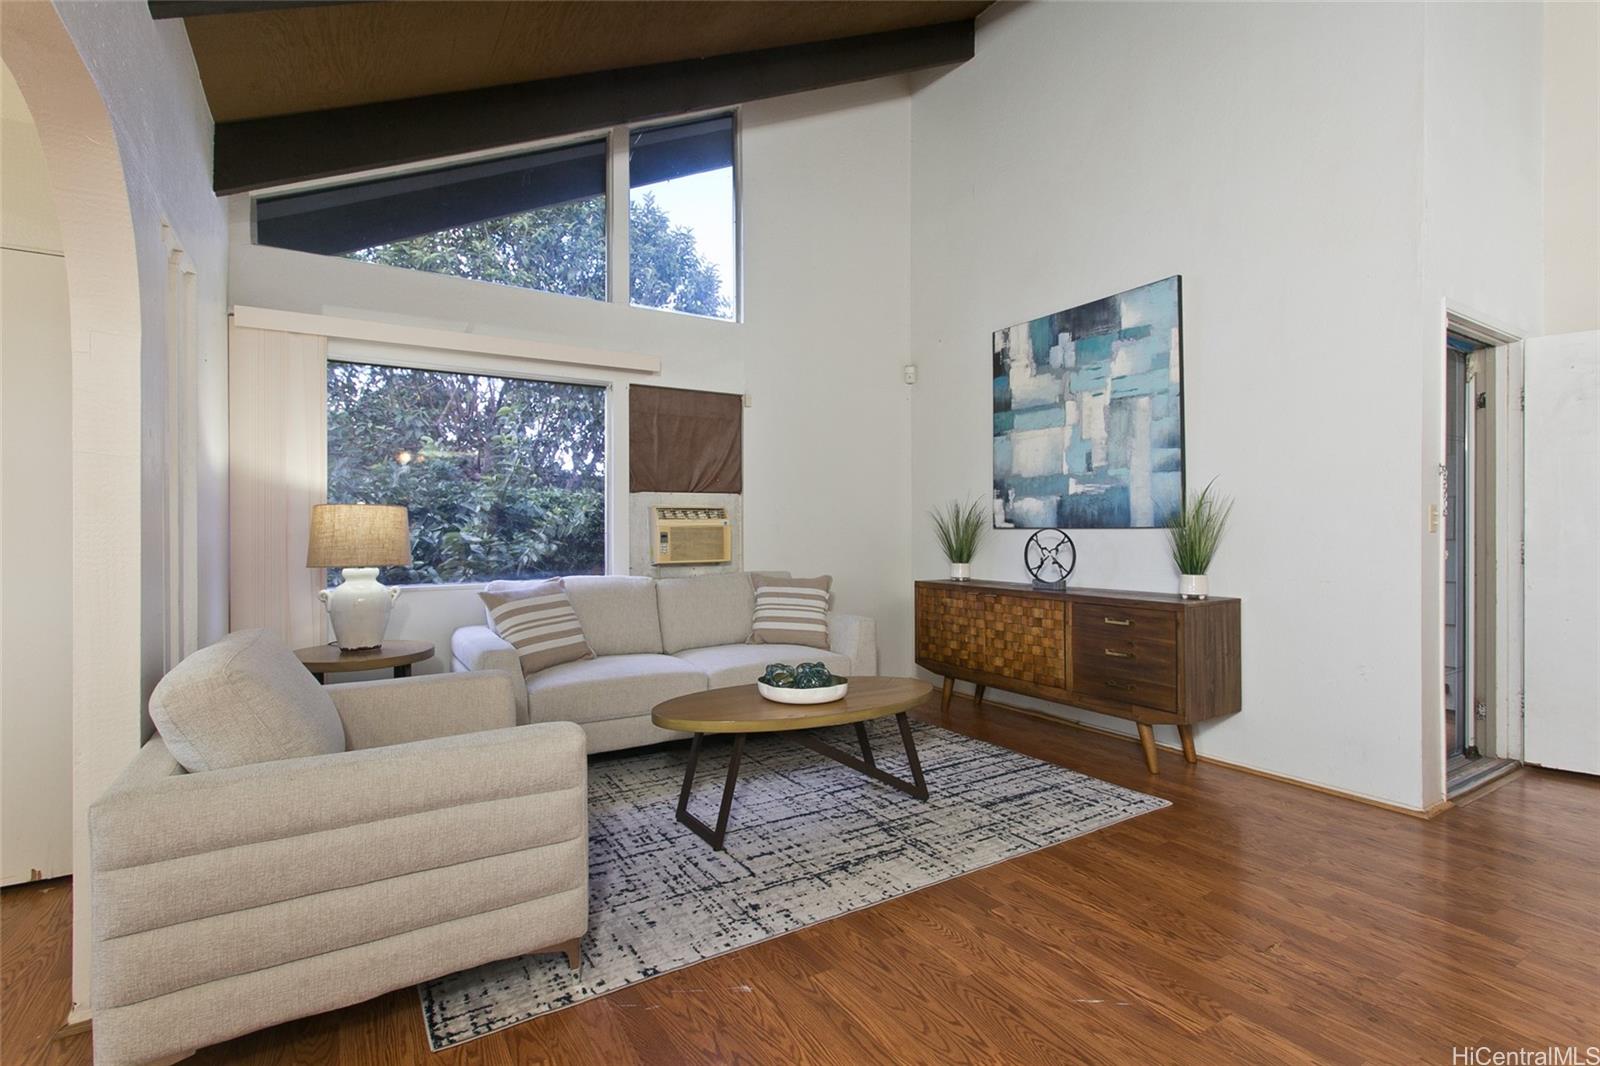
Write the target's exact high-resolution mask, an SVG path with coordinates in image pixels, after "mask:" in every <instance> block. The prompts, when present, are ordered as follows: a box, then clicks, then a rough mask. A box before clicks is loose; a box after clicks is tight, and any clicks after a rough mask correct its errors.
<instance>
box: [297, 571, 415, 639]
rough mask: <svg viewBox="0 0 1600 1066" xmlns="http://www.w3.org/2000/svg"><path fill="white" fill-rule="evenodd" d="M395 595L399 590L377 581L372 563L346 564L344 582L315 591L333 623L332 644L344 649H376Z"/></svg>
mask: <svg viewBox="0 0 1600 1066" xmlns="http://www.w3.org/2000/svg"><path fill="white" fill-rule="evenodd" d="M398 595H400V590H399V589H397V588H388V587H387V586H384V585H380V584H378V568H377V567H375V566H347V567H345V570H344V583H343V584H341V585H340V586H339V587H338V588H331V589H323V590H322V591H321V592H319V593H317V596H318V598H320V599H321V600H322V602H323V603H324V604H325V605H326V606H327V608H328V619H329V620H330V621H331V622H333V639H334V643H336V644H338V645H339V647H341V648H343V649H344V650H345V651H354V650H356V649H357V648H376V647H377V646H378V645H380V644H382V643H383V634H384V631H385V630H387V629H388V628H389V608H390V607H392V606H393V605H394V599H395V597H396V596H398Z"/></svg>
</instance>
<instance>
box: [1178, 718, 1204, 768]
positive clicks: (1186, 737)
mask: <svg viewBox="0 0 1600 1066" xmlns="http://www.w3.org/2000/svg"><path fill="white" fill-rule="evenodd" d="M1178 739H1179V740H1181V741H1183V761H1184V762H1186V763H1195V762H1199V758H1198V756H1196V755H1195V753H1194V726H1192V725H1180V726H1179V727H1178Z"/></svg>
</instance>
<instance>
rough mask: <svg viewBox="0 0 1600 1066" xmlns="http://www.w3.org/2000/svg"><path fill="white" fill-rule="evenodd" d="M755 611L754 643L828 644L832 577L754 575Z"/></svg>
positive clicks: (824, 646) (823, 645) (751, 633)
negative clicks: (829, 591) (829, 598)
mask: <svg viewBox="0 0 1600 1066" xmlns="http://www.w3.org/2000/svg"><path fill="white" fill-rule="evenodd" d="M754 580H755V585H756V614H755V620H754V622H753V623H752V624H751V626H750V643H752V644H801V645H804V646H805V647H808V648H826V647H827V646H828V590H829V589H830V588H832V587H833V578H831V577H828V576H827V575H823V576H822V577H766V576H764V575H761V574H757V575H755V578H754Z"/></svg>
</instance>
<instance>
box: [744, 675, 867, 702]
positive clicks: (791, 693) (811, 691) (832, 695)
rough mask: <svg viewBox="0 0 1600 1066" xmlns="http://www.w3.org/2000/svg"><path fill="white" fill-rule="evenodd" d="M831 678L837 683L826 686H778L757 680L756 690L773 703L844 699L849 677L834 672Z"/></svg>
mask: <svg viewBox="0 0 1600 1066" xmlns="http://www.w3.org/2000/svg"><path fill="white" fill-rule="evenodd" d="M833 679H834V680H835V681H837V682H839V683H838V684H837V685H829V686H828V687H827V688H778V687H777V686H776V685H763V684H762V683H761V682H759V681H757V682H756V691H757V692H759V693H761V698H762V699H767V700H771V701H772V702H773V703H832V702H833V701H834V700H842V699H844V694H845V692H846V691H847V690H848V689H849V688H850V679H849V678H847V677H840V676H839V675H838V674H834V675H833Z"/></svg>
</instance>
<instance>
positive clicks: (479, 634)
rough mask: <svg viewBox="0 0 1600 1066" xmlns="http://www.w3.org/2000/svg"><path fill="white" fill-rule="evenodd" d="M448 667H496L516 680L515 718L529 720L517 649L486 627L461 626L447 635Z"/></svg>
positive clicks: (525, 690) (458, 669) (525, 684)
mask: <svg viewBox="0 0 1600 1066" xmlns="http://www.w3.org/2000/svg"><path fill="white" fill-rule="evenodd" d="M450 669H451V670H455V671H466V670H474V671H476V670H498V671H500V672H501V673H506V674H510V675H511V677H512V678H513V680H514V681H515V682H516V685H515V688H516V690H517V691H516V700H517V721H519V722H526V721H527V720H528V688H527V682H526V681H525V680H524V679H523V677H522V661H521V660H520V659H518V658H517V649H515V648H513V647H512V646H511V645H510V644H508V643H507V642H505V641H504V640H501V639H500V635H499V634H498V633H496V632H495V631H494V630H492V629H490V628H489V627H488V626H462V627H461V628H460V629H458V630H456V631H455V632H454V633H452V634H450Z"/></svg>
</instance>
